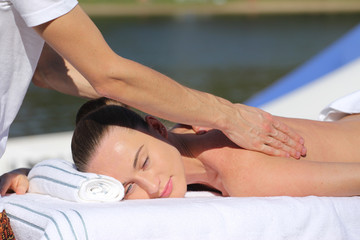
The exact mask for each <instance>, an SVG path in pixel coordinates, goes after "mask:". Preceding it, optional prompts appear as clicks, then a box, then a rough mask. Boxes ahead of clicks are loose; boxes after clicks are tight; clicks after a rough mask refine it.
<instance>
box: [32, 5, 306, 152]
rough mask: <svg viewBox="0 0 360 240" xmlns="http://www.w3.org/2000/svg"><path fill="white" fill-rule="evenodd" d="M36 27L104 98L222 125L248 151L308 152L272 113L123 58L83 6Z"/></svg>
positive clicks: (185, 119)
mask: <svg viewBox="0 0 360 240" xmlns="http://www.w3.org/2000/svg"><path fill="white" fill-rule="evenodd" d="M35 30H36V31H37V32H38V33H39V34H40V35H41V36H42V37H43V38H44V39H45V41H46V42H47V43H48V44H49V45H50V46H51V47H52V48H53V49H55V50H56V51H57V52H58V53H60V55H61V56H62V57H64V58H65V59H67V60H68V61H69V62H70V63H71V65H73V66H74V67H75V68H76V69H77V70H78V71H79V72H80V73H81V75H82V76H84V77H85V79H87V80H88V81H89V82H90V84H91V86H92V87H93V88H94V89H95V91H96V92H97V94H98V95H100V96H105V97H108V98H112V99H115V100H118V101H120V102H123V103H125V104H127V105H130V106H132V107H135V108H137V109H140V110H142V111H144V112H147V113H150V114H153V115H155V116H158V117H161V118H164V119H167V120H170V121H173V122H181V123H185V124H190V125H196V126H204V127H210V128H215V129H220V130H222V131H223V132H224V133H225V134H226V135H227V136H228V137H229V138H230V139H231V140H232V141H234V142H235V143H236V144H238V145H239V146H242V147H244V148H247V149H251V150H256V151H260V152H264V153H267V154H270V155H277V156H286V155H287V153H290V154H291V156H293V157H299V155H300V153H301V151H302V150H303V145H302V144H303V140H302V138H301V137H300V136H299V135H298V134H296V133H295V132H294V131H292V130H291V129H289V128H288V127H287V126H286V125H284V124H282V123H281V122H279V121H277V120H275V119H274V118H273V117H272V116H271V115H270V114H268V113H265V112H263V111H261V110H259V109H256V108H252V107H247V106H244V105H241V104H232V103H230V102H229V101H227V100H225V99H222V98H219V97H216V96H213V95H211V94H207V93H203V92H199V91H196V90H192V89H189V88H186V87H184V86H182V85H180V84H178V83H177V82H175V81H173V80H172V79H170V78H168V77H166V76H164V75H162V74H160V73H158V72H156V71H154V70H152V69H150V68H147V67H145V66H143V65H141V64H138V63H136V62H133V61H131V60H128V59H125V58H122V57H120V56H118V55H117V54H115V53H114V52H113V51H112V50H111V49H110V47H109V46H108V45H107V43H106V42H105V40H104V38H103V37H102V35H101V33H100V31H99V30H98V29H97V27H96V26H95V25H94V24H93V22H92V21H91V20H90V18H89V17H88V16H87V15H86V14H85V13H84V12H83V10H82V9H81V8H80V7H79V6H76V7H75V8H74V9H73V10H71V11H70V12H69V13H68V14H65V15H63V16H61V17H59V18H57V19H55V20H53V21H50V22H48V23H45V24H42V25H40V26H37V27H35ZM284 143H285V144H284Z"/></svg>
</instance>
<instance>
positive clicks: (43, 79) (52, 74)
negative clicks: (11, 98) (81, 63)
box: [32, 43, 100, 98]
mask: <svg viewBox="0 0 360 240" xmlns="http://www.w3.org/2000/svg"><path fill="white" fill-rule="evenodd" d="M32 82H33V83H34V84H35V85H36V86H38V87H42V88H48V89H52V90H56V91H58V92H61V93H64V94H68V95H72V96H78V97H84V98H97V97H100V95H99V94H97V92H96V91H95V89H94V88H93V87H92V86H91V85H90V83H89V82H88V81H87V80H86V79H85V78H84V77H83V76H82V75H81V74H80V73H79V72H78V71H77V70H76V69H75V68H74V67H73V66H72V65H71V64H70V63H69V62H68V61H66V60H65V59H63V58H62V57H61V56H60V55H59V54H58V53H57V52H55V51H54V50H53V49H52V48H51V47H50V46H49V45H47V44H46V43H45V45H44V48H43V51H42V53H41V56H40V59H39V62H38V65H37V67H36V70H35V73H34V76H33V79H32Z"/></svg>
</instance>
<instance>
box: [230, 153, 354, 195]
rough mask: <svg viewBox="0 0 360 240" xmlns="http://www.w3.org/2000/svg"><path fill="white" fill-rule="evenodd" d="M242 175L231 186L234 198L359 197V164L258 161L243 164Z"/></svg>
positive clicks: (284, 160)
mask: <svg viewBox="0 0 360 240" xmlns="http://www.w3.org/2000/svg"><path fill="white" fill-rule="evenodd" d="M241 173H242V176H240V175H238V176H237V180H238V183H239V184H238V185H236V184H234V183H231V184H230V185H229V186H230V189H229V190H230V194H231V193H232V194H231V195H233V196H300V197H302V196H309V195H315V196H355V195H360V164H359V163H328V162H311V161H303V160H300V161H291V160H289V159H285V158H274V159H270V160H269V159H262V160H258V159H256V158H255V159H252V160H251V161H249V162H248V163H246V164H244V165H243V169H242V170H241ZM239 174H240V173H239ZM233 180H234V179H233ZM228 181H231V179H228Z"/></svg>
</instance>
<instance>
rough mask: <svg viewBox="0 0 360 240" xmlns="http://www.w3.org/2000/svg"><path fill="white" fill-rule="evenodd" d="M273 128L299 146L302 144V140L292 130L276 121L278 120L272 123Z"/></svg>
mask: <svg viewBox="0 0 360 240" xmlns="http://www.w3.org/2000/svg"><path fill="white" fill-rule="evenodd" d="M273 126H274V127H275V128H276V129H277V130H279V131H281V132H282V133H284V134H285V135H287V136H289V137H290V138H291V139H293V140H294V141H295V142H298V143H300V144H302V145H303V144H304V139H303V138H302V137H301V136H300V135H299V134H297V133H296V132H295V131H294V130H292V129H291V128H289V127H288V126H287V125H286V124H284V123H282V122H280V121H278V120H274V122H273Z"/></svg>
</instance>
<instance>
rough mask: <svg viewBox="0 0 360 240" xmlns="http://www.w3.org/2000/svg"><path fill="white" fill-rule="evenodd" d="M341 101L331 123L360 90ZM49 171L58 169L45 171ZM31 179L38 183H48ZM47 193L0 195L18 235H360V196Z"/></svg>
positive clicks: (353, 239)
mask: <svg viewBox="0 0 360 240" xmlns="http://www.w3.org/2000/svg"><path fill="white" fill-rule="evenodd" d="M339 101H340V102H339ZM339 101H335V102H334V103H333V104H331V105H329V106H328V107H327V108H326V109H324V111H322V113H321V117H322V119H323V120H324V121H325V120H334V119H335V118H336V117H338V116H340V115H342V114H343V113H347V112H346V111H348V112H349V113H353V112H356V111H358V112H360V104H356V103H360V92H357V93H355V94H352V95H350V96H348V97H346V98H344V99H341V100H339ZM341 101H342V102H341ZM351 102H352V103H353V104H352V106H353V107H352V109H350V110H349V109H347V110H346V111H342V109H341V104H339V103H342V104H343V105H346V106H350V105H351ZM349 104H350V105H349ZM339 112H340V113H339ZM339 114H340V115H339ZM327 116H329V117H330V119H327ZM69 166H70V165H69ZM62 168H63V167H57V168H54V169H58V170H59V169H62ZM33 169H37V168H33ZM73 170H74V171H76V169H75V168H74V169H73ZM32 171H33V170H32ZM42 173H46V174H49V173H50V172H49V171H48V170H46V171H39V173H38V174H42ZM36 174H37V173H36ZM36 174H35V175H36ZM359 174H360V173H359ZM29 176H30V175H29ZM50 176H57V177H58V178H59V179H58V181H64V180H69V179H70V178H68V177H64V176H61V175H59V174H56V173H51V174H50ZM30 178H31V179H33V180H30V183H31V182H32V181H35V180H39V181H40V180H44V179H45V180H46V178H41V177H38V178H36V177H33V176H31V177H30ZM71 182H74V181H72V180H71ZM48 184H50V185H48ZM54 184H55V183H54ZM46 185H48V187H47V188H46V187H44V188H45V189H47V190H49V189H50V190H52V189H55V188H54V187H53V185H51V183H46V184H39V186H46ZM60 186H67V185H66V184H62V185H60ZM34 192H39V193H34ZM40 192H42V190H41V189H40V190H39V191H35V190H34V191H32V193H27V194H25V195H15V194H12V195H10V196H6V197H3V198H0V212H1V211H3V210H4V209H5V210H6V213H7V215H8V217H9V219H10V224H11V227H12V229H13V232H14V234H15V237H16V239H18V240H22V239H26V240H28V239H51V240H53V239H65V240H68V239H86V240H87V239H89V240H90V239H91V240H99V239H131V240H136V239H164V240H165V239H166V240H169V239H187V240H189V239H259V240H260V239H264V240H268V239H272V240H277V239H278V240H285V239H286V240H288V239H291V240H292V239H302V240H306V239H309V240H310V239H311V240H314V239H316V240H321V239H324V240H339V239H347V240H358V239H360V197H315V196H308V197H285V196H279V197H241V198H236V197H221V196H216V195H215V194H213V193H211V192H203V191H200V192H197V191H189V192H187V194H186V196H185V198H179V199H151V200H128V201H120V200H116V201H112V202H104V201H102V202H101V201H87V202H86V201H83V202H81V201H78V200H77V199H75V201H73V200H71V199H70V198H69V199H67V200H64V199H61V197H62V196H60V195H57V194H52V193H51V194H40ZM58 192H60V191H58Z"/></svg>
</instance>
